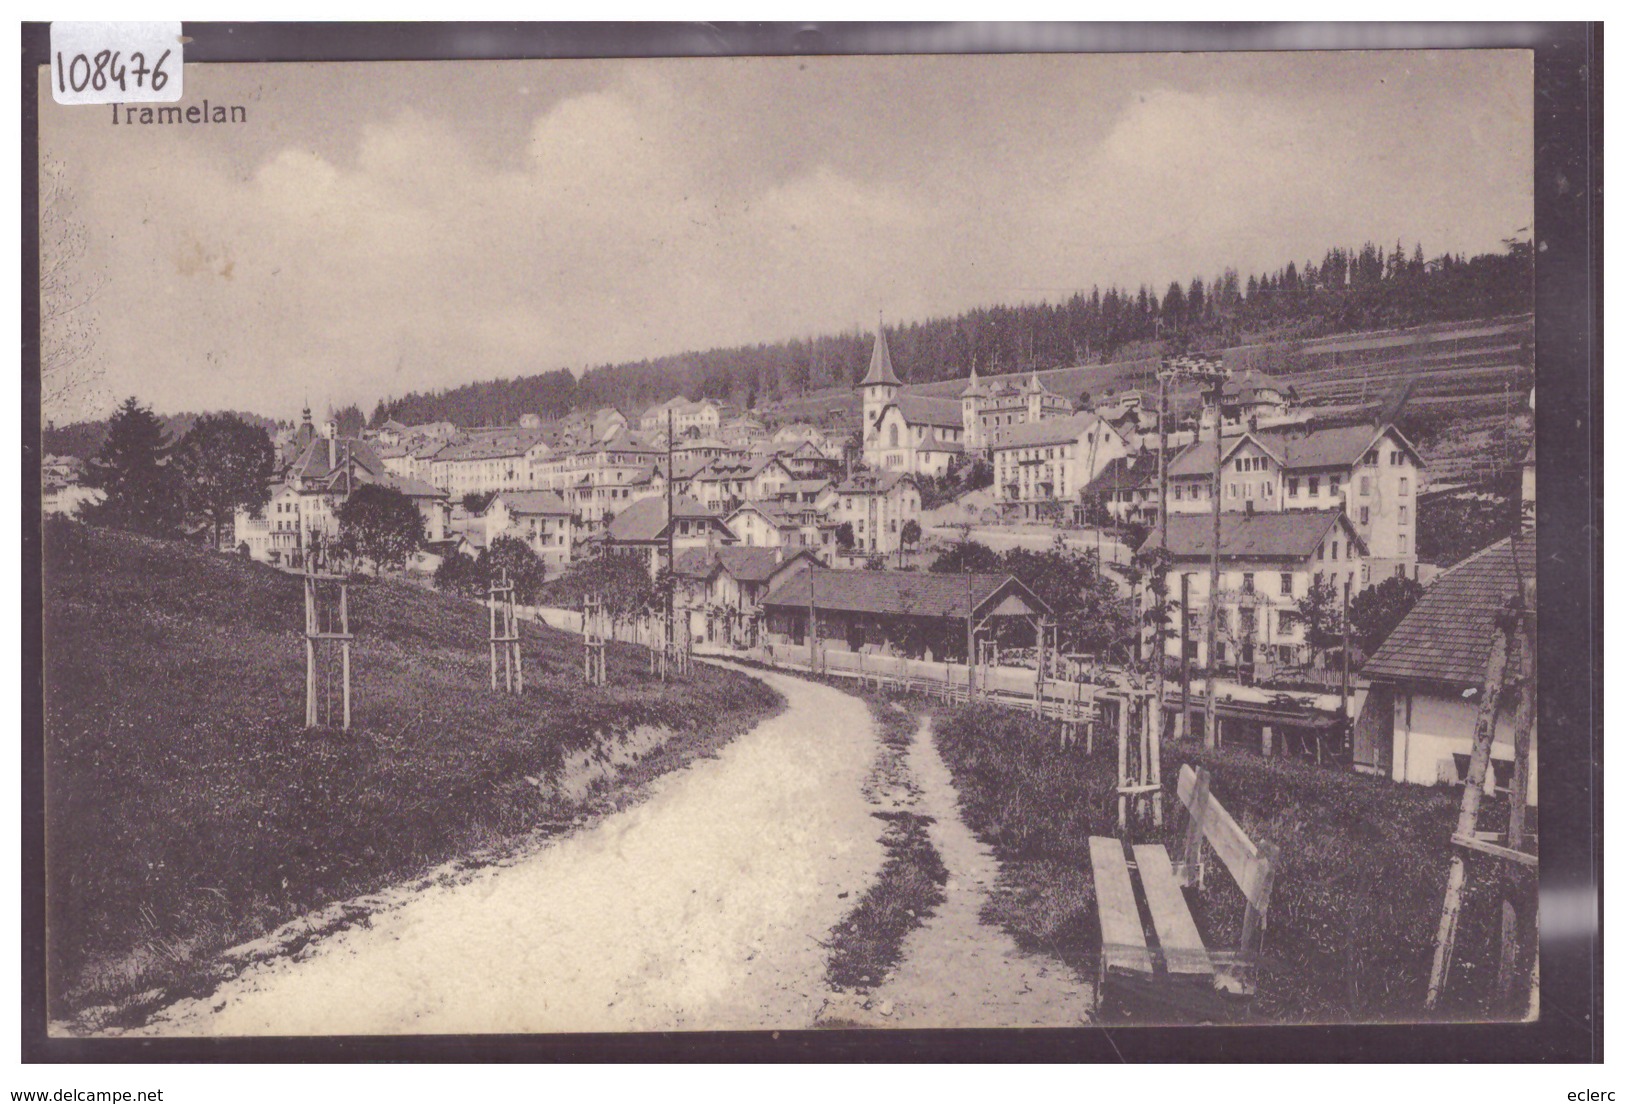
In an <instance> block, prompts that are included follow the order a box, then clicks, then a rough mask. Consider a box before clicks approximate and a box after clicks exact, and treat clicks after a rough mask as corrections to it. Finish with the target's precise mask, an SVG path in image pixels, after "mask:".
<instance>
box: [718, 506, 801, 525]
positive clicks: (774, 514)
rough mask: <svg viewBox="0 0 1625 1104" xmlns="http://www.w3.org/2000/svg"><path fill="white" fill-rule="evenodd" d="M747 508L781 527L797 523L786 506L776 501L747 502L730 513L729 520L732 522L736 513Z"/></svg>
mask: <svg viewBox="0 0 1625 1104" xmlns="http://www.w3.org/2000/svg"><path fill="white" fill-rule="evenodd" d="M746 510H754V511H756V512H757V513H758V514H761V515H762V517H764V518H766V519H767V520H768V521H769V522H771V523H772V524H773V525H776V526H779V527H781V528H782V527H784V526H788V525H794V524H796V520H795V518H793V517H791V516H790V515H789V513H787V512H786V511H785V509H784V507H782V506H780V505H779V504H778V503H776V502H747V503H745V504H744V505H743V506H741V507H739V509H737V510H735V511H734V512H733V513H732V514H729V515H728V520H729V521H730V522H731V521H732V520H733V519H734V517H735V516H736V515H738V514H741V513H743V512H744V511H746Z"/></svg>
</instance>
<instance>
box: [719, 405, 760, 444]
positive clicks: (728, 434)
mask: <svg viewBox="0 0 1625 1104" xmlns="http://www.w3.org/2000/svg"><path fill="white" fill-rule="evenodd" d="M717 436H718V437H720V438H721V439H722V442H723V444H725V445H728V446H729V447H730V448H733V449H737V450H740V451H747V450H749V448H750V446H751V445H753V444H755V443H756V442H757V441H765V440H767V439H768V436H767V426H765V425H763V424H762V423H761V422H759V421H757V420H756V419H755V418H753V417H751V416H750V415H749V414H741V415H739V416H738V417H737V418H729V419H728V420H727V421H726V422H723V423H722V428H721V429H719V430H718V431H717Z"/></svg>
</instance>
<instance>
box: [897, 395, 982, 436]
mask: <svg viewBox="0 0 1625 1104" xmlns="http://www.w3.org/2000/svg"><path fill="white" fill-rule="evenodd" d="M892 402H894V403H896V404H897V409H898V410H900V411H902V414H903V420H904V421H906V422H907V423H908V424H909V425H928V426H943V427H947V428H952V429H962V428H964V425H965V415H964V408H963V407H961V406H960V405H959V400H958V399H939V398H936V397H934V396H931V395H916V394H914V393H913V392H901V393H899V394H898V396H897V397H896V398H895V399H893V400H892Z"/></svg>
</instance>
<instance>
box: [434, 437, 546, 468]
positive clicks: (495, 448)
mask: <svg viewBox="0 0 1625 1104" xmlns="http://www.w3.org/2000/svg"><path fill="white" fill-rule="evenodd" d="M542 443H543V441H542V437H541V434H539V433H536V432H534V431H529V430H527V431H520V430H508V431H506V432H500V433H488V434H481V435H480V436H477V437H472V438H470V439H469V440H467V441H461V442H459V443H457V444H454V445H447V446H446V447H445V448H444V449H442V450H441V451H440V453H439V455H437V456H436V457H435V459H436V460H446V461H456V460H499V459H502V458H504V457H509V456H523V455H525V453H526V452H528V451H530V450H531V449H532V448H534V447H535V446H536V445H538V444H542Z"/></svg>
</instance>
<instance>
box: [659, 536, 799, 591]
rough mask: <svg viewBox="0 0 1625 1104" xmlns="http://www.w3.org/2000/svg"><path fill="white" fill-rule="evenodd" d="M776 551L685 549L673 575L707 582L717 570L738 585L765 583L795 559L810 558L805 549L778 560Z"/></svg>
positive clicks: (727, 548)
mask: <svg viewBox="0 0 1625 1104" xmlns="http://www.w3.org/2000/svg"><path fill="white" fill-rule="evenodd" d="M781 551H782V550H781V549H778V548H741V547H739V546H738V545H724V546H723V547H720V548H685V549H683V550H682V551H681V552H679V553H677V563H676V568H675V570H676V572H677V574H679V575H686V576H688V577H689V578H691V579H709V578H711V576H713V575H715V574H716V573H717V572H718V571H726V572H727V573H728V574H729V575H732V576H733V577H734V578H735V579H738V580H739V581H740V582H742V583H765V582H767V580H768V579H770V578H772V576H773V573H774V572H775V571H777V570H778V569H779V567H780V566H781V565H782V564H784V563H788V562H789V561H790V560H792V559H794V558H795V557H796V556H810V555H811V553H809V552H808V551H807V550H806V549H798V550H796V551H795V552H793V553H791V554H790V555H788V556H784V557H782V558H781V557H780V555H779V553H780V552H781Z"/></svg>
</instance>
